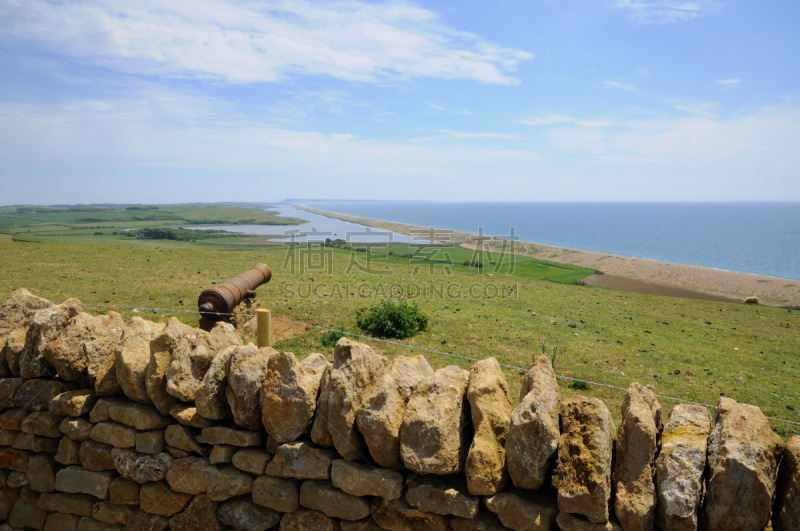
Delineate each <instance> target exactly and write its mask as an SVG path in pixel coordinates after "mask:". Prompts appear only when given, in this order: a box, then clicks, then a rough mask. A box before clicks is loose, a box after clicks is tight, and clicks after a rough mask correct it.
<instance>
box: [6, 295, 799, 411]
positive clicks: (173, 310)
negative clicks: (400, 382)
mask: <svg viewBox="0 0 800 531" xmlns="http://www.w3.org/2000/svg"><path fill="white" fill-rule="evenodd" d="M4 300H6V299H4V298H2V297H0V301H4ZM53 304H60V303H58V302H54V303H53ZM81 305H82V306H89V307H94V308H108V309H113V310H136V311H152V312H155V313H158V312H169V313H186V314H196V315H216V316H219V317H255V315H253V314H248V313H219V312H207V313H204V314H201V313H200V312H199V311H197V310H180V309H176V308H148V307H142V306H127V305H122V304H91V303H83V302H82V303H81ZM271 319H273V320H275V321H282V322H286V323H292V324H297V325H301V326H305V327H309V328H314V329H317V330H326V331H329V332H337V333H339V334H342V335H347V336H350V337H357V338H361V339H366V340H368V341H375V342H378V343H386V344H389V345H393V346H396V347H401V348H408V349H413V350H419V351H422V352H429V353H431V354H437V355H440V356H445V357H449V358H457V359H460V360H464V361H469V362H478V361H481V360H480V359H479V358H472V357H469V356H461V355H460V354H454V353H453V352H448V351H443V350H435V349H430V348H427V347H421V346H418V345H411V344H409V343H400V342H399V341H391V340H389V339H381V338H377V337H372V336H366V335H363V334H356V333H353V332H348V331H346V330H338V329H335V328H329V327H326V326H321V325H317V324H313V323H307V322H303V321H294V320H292V319H285V318H282V317H271ZM499 365H500V366H501V367H504V368H506V369H511V370H515V371H519V372H520V373H525V372H526V371H527V369H526V368H525V367H519V366H517V365H508V364H506V363H500V364H499ZM556 378H558V379H560V380H569V381H572V382H580V383H584V384H586V385H594V386H597V387H604V388H607V389H615V390H618V391H625V392H627V390H628V389H627V388H625V387H619V386H616V385H611V384H607V383H602V382H594V381H591V380H582V379H580V378H573V377H571V376H564V375H563V374H556ZM653 394H654V395H655V396H656V397H657V398H661V399H663V400H670V401H672V402H679V403H682V404H693V405H696V406H703V407H707V408H710V409H716V408H717V406H715V405H713V404H705V403H703V402H697V401H695V400H688V399H685V398H678V397H673V396H666V395H659V394H656V393H653ZM766 418H767V419H769V420H774V421H775V422H783V423H785V424H791V425H793V426H800V422H794V421H792V420H787V419H782V418H778V417H766Z"/></svg>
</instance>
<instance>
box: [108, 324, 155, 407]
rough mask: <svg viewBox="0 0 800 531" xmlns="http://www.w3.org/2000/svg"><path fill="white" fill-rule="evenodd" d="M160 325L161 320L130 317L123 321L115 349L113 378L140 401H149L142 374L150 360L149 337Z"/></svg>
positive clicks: (147, 402)
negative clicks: (128, 319)
mask: <svg viewBox="0 0 800 531" xmlns="http://www.w3.org/2000/svg"><path fill="white" fill-rule="evenodd" d="M163 329H164V324H163V323H153V322H151V321H146V320H144V319H142V318H141V317H133V318H132V319H131V320H130V322H129V323H128V324H127V325H125V332H124V334H123V336H122V342H121V343H120V345H119V346H118V347H117V350H116V367H117V380H118V381H119V385H120V386H121V387H122V391H123V392H124V393H125V396H127V397H128V398H130V399H131V400H135V401H136V402H140V403H142V404H152V400H150V397H149V396H147V385H146V383H145V377H146V374H147V365H148V364H149V363H150V341H152V340H153V339H155V338H156V337H157V336H158V335H159V334H160V333H161V331H162V330H163Z"/></svg>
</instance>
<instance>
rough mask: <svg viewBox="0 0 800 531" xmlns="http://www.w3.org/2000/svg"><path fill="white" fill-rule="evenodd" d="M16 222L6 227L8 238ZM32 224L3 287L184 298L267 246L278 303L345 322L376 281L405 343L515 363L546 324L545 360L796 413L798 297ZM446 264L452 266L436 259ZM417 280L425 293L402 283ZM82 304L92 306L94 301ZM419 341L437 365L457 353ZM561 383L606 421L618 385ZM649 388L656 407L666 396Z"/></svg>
mask: <svg viewBox="0 0 800 531" xmlns="http://www.w3.org/2000/svg"><path fill="white" fill-rule="evenodd" d="M62 228H63V227H62ZM52 230H55V228H53V229H52ZM80 230H88V231H93V230H94V229H80ZM100 230H105V229H100ZM64 231H65V232H70V231H72V229H69V228H64ZM19 236H20V234H19V233H15V234H14V236H13V238H18V237H19ZM41 240H42V241H39V242H32V243H24V242H21V241H12V236H11V235H5V236H0V271H2V273H1V274H0V297H5V296H7V295H8V293H10V292H11V290H13V289H15V288H17V287H26V288H28V289H30V290H31V291H33V292H34V293H36V294H38V295H41V296H44V297H47V298H49V299H51V300H63V299H65V298H67V297H78V298H79V299H81V300H82V301H84V302H85V303H90V304H108V305H112V304H117V305H131V306H139V307H147V308H164V309H174V310H190V311H194V310H196V300H197V296H198V294H199V292H200V291H201V290H202V289H204V288H206V287H209V286H210V285H211V283H212V281H216V282H220V281H224V280H226V279H227V278H229V277H231V276H234V275H236V274H238V273H240V272H242V271H244V270H246V269H248V268H249V267H251V266H252V265H253V264H254V263H256V262H266V263H267V264H269V265H270V266H271V267H272V268H273V271H274V275H273V280H272V282H271V283H270V284H268V285H266V286H263V287H261V288H260V289H259V298H260V299H261V300H262V302H264V303H265V304H266V305H267V306H268V307H270V308H272V311H273V315H274V316H275V317H278V318H286V319H293V320H297V321H302V322H307V323H311V324H315V325H320V326H326V327H331V328H335V329H343V330H348V331H353V332H358V330H357V328H356V324H355V312H356V310H357V309H358V308H367V307H369V306H371V305H372V304H375V303H376V301H377V300H378V299H380V298H382V297H385V296H394V297H409V296H411V297H412V298H414V300H415V301H416V302H417V304H418V305H419V306H420V307H421V308H422V309H423V310H424V311H425V312H426V313H427V314H428V315H429V316H430V324H429V326H428V329H427V330H426V331H424V332H422V333H421V334H419V335H417V336H416V337H414V338H412V339H410V340H408V341H407V342H408V343H410V344H413V345H417V346H421V347H425V348H428V349H432V350H439V351H451V352H453V353H456V354H459V355H462V356H467V357H473V358H484V357H487V356H496V357H497V358H498V359H499V360H500V361H501V363H506V364H509V365H515V366H522V367H524V366H526V364H527V362H528V360H529V359H530V357H531V355H532V354H534V353H536V352H538V351H539V350H540V343H541V341H542V340H546V342H547V343H546V344H547V351H548V355H550V356H552V347H554V346H557V347H558V351H557V354H556V356H555V367H556V370H557V372H558V373H559V374H562V375H566V376H571V377H575V378H582V379H587V380H591V381H596V382H604V383H608V384H611V385H615V386H619V387H627V385H628V384H629V383H631V382H634V381H638V382H640V383H642V384H650V385H653V386H654V391H655V392H656V393H658V394H662V395H667V396H673V397H675V396H677V397H683V398H686V399H691V400H696V401H699V402H704V403H708V404H714V403H716V401H717V399H718V398H719V397H720V395H721V393H725V394H726V395H727V396H730V397H732V398H735V399H737V400H740V401H742V402H747V403H751V404H756V405H758V406H760V407H761V408H762V410H763V411H764V412H765V413H766V414H767V415H769V416H775V417H782V418H786V419H790V420H793V421H800V415H798V411H795V410H794V409H788V408H787V407H791V408H800V381H799V380H798V378H800V360H799V359H798V350H797V329H798V327H800V319H798V312H791V311H787V310H783V309H778V308H767V307H757V306H756V307H753V306H745V305H741V304H725V303H712V302H705V301H697V300H688V299H676V298H666V297H657V296H651V295H639V294H632V293H625V292H618V291H611V290H606V289H601V288H593V287H588V286H579V285H572V284H570V283H569V282H565V283H559V282H554V281H550V280H547V279H552V280H556V281H558V280H561V281H562V282H563V281H564V280H565V279H567V278H575V277H580V275H585V274H587V272H586V271H579V270H577V269H568V268H561V267H559V266H557V265H554V264H548V263H546V262H541V261H536V260H533V259H525V260H523V259H521V258H517V260H516V262H515V264H514V270H513V274H511V275H507V274H506V273H507V272H508V270H507V269H506V270H501V271H498V272H496V273H492V276H489V275H488V274H487V273H490V272H491V270H490V269H488V266H489V265H490V264H489V262H488V258H486V257H484V258H483V259H482V260H486V261H485V262H484V268H482V269H481V268H475V267H470V266H469V264H470V260H471V258H472V255H471V252H469V251H465V250H461V249H453V250H450V252H451V253H452V254H451V256H450V259H449V260H447V261H446V263H440V262H436V260H438V259H439V258H441V256H440V257H439V258H437V257H436V256H435V255H434V256H429V261H428V262H425V261H420V260H417V259H412V258H409V257H407V256H402V254H404V253H405V254H407V253H408V252H409V251H408V250H407V249H408V248H407V247H406V250H405V251H403V248H402V247H401V246H398V247H395V246H393V247H392V248H390V249H384V250H382V251H381V252H383V253H385V254H387V256H385V257H383V258H381V257H376V258H374V259H373V261H372V262H371V267H370V269H369V270H368V271H364V270H363V269H364V267H363V266H365V264H366V258H367V254H366V252H365V251H352V250H350V249H325V252H322V253H319V252H312V253H299V254H298V255H297V256H295V257H294V261H293V260H291V259H290V260H287V254H286V247H285V246H283V245H261V246H254V245H245V244H243V243H242V241H241V240H238V241H237V239H236V238H220V239H219V241H217V242H216V243H214V240H215V239H209V240H203V241H202V242H196V243H195V242H178V241H168V240H159V241H148V240H135V239H132V238H125V239H123V238H122V237H120V238H118V239H113V238H108V239H106V238H101V237H95V236H93V235H88V236H85V237H81V238H67V237H47V238H45V237H42V238H41ZM45 240H47V241H45ZM245 240H246V239H245ZM357 247H360V246H357ZM390 251H391V252H392V253H393V254H391V255H388V252H390ZM442 251H443V250H440V251H439V252H442ZM377 252H378V251H375V253H377ZM290 258H291V257H290ZM494 258H495V261H498V260H497V257H494ZM465 261H466V262H467V265H464V262H465ZM448 264H452V265H450V267H449V271H448V270H447V268H445V267H444V266H445V265H448ZM291 266H295V268H294V269H292V267H291ZM417 266H420V268H419V270H418V271H417V272H416V274H414V273H415V268H416V267H417ZM423 266H424V267H423ZM429 266H433V267H429ZM328 271H329V272H330V274H329V273H328ZM562 275H563V276H562ZM570 275H571V277H570ZM559 277H560V278H559ZM570 282H571V281H570ZM423 289H425V290H427V291H428V296H427V297H425V296H416V297H415V294H416V293H417V292H418V291H419V290H423ZM87 310H89V311H91V312H93V313H101V312H105V311H106V308H101V307H87ZM121 313H122V314H123V315H125V316H132V315H137V314H135V313H133V312H132V311H130V310H124V311H121ZM138 315H141V316H144V317H146V318H149V319H153V320H159V321H164V320H166V319H167V318H168V317H169V316H171V315H177V316H178V317H179V318H180V319H181V320H182V321H184V322H187V323H190V324H196V322H197V315H196V314H193V313H175V314H173V313H171V312H166V311H162V310H156V311H151V310H147V311H144V310H143V311H140V312H138ZM322 333H323V332H322V331H320V330H311V331H309V332H307V333H305V334H303V335H301V336H298V337H295V338H293V339H290V340H286V341H284V342H282V343H280V344H278V345H276V347H277V348H279V349H284V350H291V351H293V352H295V353H296V354H298V355H301V356H304V355H306V354H308V353H310V352H323V353H325V354H330V353H331V352H330V350H331V349H330V348H325V347H323V346H322V344H321V342H320V340H321V337H322ZM372 345H373V347H374V348H375V349H376V350H378V351H379V352H383V353H386V354H387V355H390V356H392V355H396V354H401V353H402V354H407V355H415V354H418V353H420V351H415V350H409V349H407V348H404V347H400V346H395V345H389V344H386V343H377V342H373V343H372ZM425 355H426V357H428V359H429V360H430V361H431V362H432V363H433V364H434V365H435V366H436V367H441V366H444V365H447V364H451V363H453V364H456V365H460V366H462V367H465V368H468V367H469V365H470V363H469V362H467V361H464V360H459V359H454V358H450V357H446V356H442V355H437V354H432V353H425ZM507 378H508V380H509V383H510V384H511V386H512V390H513V392H514V393H515V394H516V393H518V392H519V382H520V375H519V373H517V372H515V371H513V370H509V371H507ZM561 383H562V385H563V386H564V388H563V391H564V393H567V394H574V393H583V394H588V395H593V396H598V397H601V398H603V399H604V400H605V401H606V403H607V404H608V405H609V407H610V408H611V412H612V415H613V416H614V417H615V418H616V419H617V421H618V419H619V407H620V403H621V398H622V396H623V393H622V392H621V391H617V390H613V389H608V388H603V387H597V386H591V387H589V388H588V389H585V390H582V389H575V388H570V387H568V385H569V382H568V381H564V380H562V381H561ZM661 402H662V406H663V407H664V410H665V413H666V412H667V411H668V410H669V408H670V407H672V406H673V405H674V404H673V403H672V402H671V401H668V400H662V401H661ZM773 426H774V427H775V428H776V429H777V430H778V432H779V433H781V434H782V435H784V436H786V435H789V434H794V433H800V430H798V429H797V427H796V426H790V425H786V424H782V423H773Z"/></svg>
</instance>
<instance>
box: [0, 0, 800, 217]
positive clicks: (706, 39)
mask: <svg viewBox="0 0 800 531" xmlns="http://www.w3.org/2000/svg"><path fill="white" fill-rule="evenodd" d="M163 4H165V3H164V2H156V1H151V0H129V1H128V0H123V1H122V2H111V1H106V0H97V1H70V0H63V1H42V0H25V1H16V0H0V71H2V75H1V76H0V97H1V98H2V99H0V204H22V203H44V204H55V203H105V202H112V203H165V202H189V201H273V200H281V199H284V198H286V197H304V198H324V199H328V198H336V199H340V198H344V199H436V200H456V201H457V200H466V201H480V200H506V201H507V200H521V201H522V200H524V201H653V200H655V201H665V200H668V201H753V200H759V201H775V200H778V201H787V200H789V201H795V202H797V201H800V178H798V170H800V149H799V147H800V94H799V93H798V91H799V90H800V68H799V67H800V61H798V56H797V55H798V50H800V32H798V31H797V25H798V23H800V4H798V3H797V2H772V1H768V2H744V1H739V2H729V1H708V0H697V1H688V2H682V1H673V0H662V1H661V2H657V1H655V0H654V1H652V2H650V1H642V2H638V1H635V0H582V1H572V0H564V1H560V2H557V1H554V0H553V1H545V0H527V1H514V0H509V1H505V2H493V3H488V2H477V1H471V0H461V1H459V2H443V1H440V0H430V1H427V2H425V1H422V2H359V1H341V2H292V1H284V2H281V1H275V2H273V1H261V2H227V1H224V0H203V1H200V0H174V1H171V2H169V3H168V6H167V7H165V6H164V5H163Z"/></svg>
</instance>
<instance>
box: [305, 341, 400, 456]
mask: <svg viewBox="0 0 800 531" xmlns="http://www.w3.org/2000/svg"><path fill="white" fill-rule="evenodd" d="M333 357H334V362H333V369H331V373H330V381H329V383H328V386H327V389H326V390H325V391H326V392H325V393H324V397H321V399H324V400H325V401H326V403H327V431H328V433H329V434H330V436H331V440H332V441H333V446H334V447H335V448H336V451H337V452H339V454H340V455H341V456H342V457H344V458H345V459H347V460H348V461H353V460H354V459H358V458H359V457H361V456H362V455H361V442H360V440H359V437H358V429H357V427H356V413H357V412H358V410H359V409H360V407H361V401H362V399H363V397H364V394H365V393H366V392H367V391H368V390H369V389H370V387H372V386H373V385H374V384H375V383H376V382H377V381H378V379H379V378H380V377H381V376H382V375H383V373H384V371H385V370H386V369H387V368H388V366H389V360H388V358H386V357H385V356H380V355H378V354H376V353H375V352H374V351H373V350H372V349H371V348H370V347H369V346H367V345H365V344H363V343H358V342H357V341H353V340H351V339H348V338H346V337H343V338H341V339H339V341H338V342H337V343H336V348H335V349H334V351H333Z"/></svg>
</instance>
